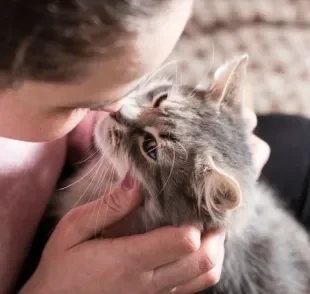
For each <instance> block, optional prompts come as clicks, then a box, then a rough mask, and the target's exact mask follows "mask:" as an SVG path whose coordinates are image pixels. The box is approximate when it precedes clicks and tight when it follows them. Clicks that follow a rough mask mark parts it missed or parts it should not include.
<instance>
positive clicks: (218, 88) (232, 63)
mask: <svg viewBox="0 0 310 294" xmlns="http://www.w3.org/2000/svg"><path fill="white" fill-rule="evenodd" d="M248 59H249V57H248V55H247V54H244V55H241V56H238V57H235V58H233V59H231V60H229V61H227V62H226V63H225V64H224V65H222V66H221V67H219V68H218V69H217V70H216V72H215V74H214V77H213V81H212V83H211V86H210V90H211V93H212V99H213V100H215V102H216V103H217V106H218V108H220V106H221V105H222V104H224V103H225V104H226V105H228V106H235V105H237V106H243V103H244V101H243V100H244V97H243V96H244V95H243V94H244V93H243V91H244V89H245V79H246V68H247V63H248Z"/></svg>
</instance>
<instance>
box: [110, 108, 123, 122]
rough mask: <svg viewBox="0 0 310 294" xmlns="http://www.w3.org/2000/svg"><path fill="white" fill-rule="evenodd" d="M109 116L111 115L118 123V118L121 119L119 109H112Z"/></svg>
mask: <svg viewBox="0 0 310 294" xmlns="http://www.w3.org/2000/svg"><path fill="white" fill-rule="evenodd" d="M110 116H111V117H112V118H113V119H114V120H116V121H117V122H118V123H119V122H120V120H121V113H120V111H119V110H118V111H114V112H110Z"/></svg>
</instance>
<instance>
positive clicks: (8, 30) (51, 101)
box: [0, 0, 192, 141]
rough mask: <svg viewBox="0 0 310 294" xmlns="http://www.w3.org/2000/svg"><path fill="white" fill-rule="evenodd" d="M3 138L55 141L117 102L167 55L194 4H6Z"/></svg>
mask: <svg viewBox="0 0 310 294" xmlns="http://www.w3.org/2000/svg"><path fill="white" fill-rule="evenodd" d="M7 2H8V3H6V6H5V8H3V9H1V11H0V19H1V20H2V22H3V23H2V24H1V26H0V35H1V40H2V41H1V46H0V53H1V54H0V86H1V90H0V136H4V137H10V138H15V139H21V140H29V141H45V140H53V139H56V138H59V137H61V136H63V135H65V134H66V133H67V132H69V131H70V130H71V129H72V128H73V127H74V126H75V125H76V124H77V123H78V122H79V121H80V120H81V119H82V118H83V117H84V115H85V114H86V113H87V111H88V109H89V108H91V107H94V106H96V105H101V104H102V105H107V104H109V103H112V102H114V101H116V100H117V99H119V98H120V97H122V96H123V95H124V94H125V93H126V92H127V91H129V90H130V89H131V87H132V86H133V85H134V83H135V82H136V81H137V80H138V79H139V78H141V77H142V76H143V75H144V74H145V73H147V72H150V71H151V70H153V69H155V68H156V67H157V66H158V65H159V64H160V63H161V62H162V61H163V60H164V59H165V58H166V57H167V56H168V54H169V53H170V52H171V50H172V49H173V47H174V45H175V43H176V41H177V40H178V38H179V37H180V34H181V32H182V31H183V28H184V26H185V24H186V22H187V19H188V16H189V14H190V9H191V5H192V0H127V1H125V0H102V1H98V0H79V1H78V0H68V1H50V0H44V1H42V0H31V1H22V0H16V1H7Z"/></svg>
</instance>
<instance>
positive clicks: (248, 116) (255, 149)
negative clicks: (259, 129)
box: [244, 108, 270, 178]
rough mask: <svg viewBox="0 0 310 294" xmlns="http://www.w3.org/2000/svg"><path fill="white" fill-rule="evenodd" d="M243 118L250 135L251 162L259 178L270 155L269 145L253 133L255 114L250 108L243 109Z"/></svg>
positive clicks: (255, 121) (255, 123)
mask: <svg viewBox="0 0 310 294" xmlns="http://www.w3.org/2000/svg"><path fill="white" fill-rule="evenodd" d="M244 118H245V121H246V124H247V127H248V129H249V131H250V132H251V135H250V146H251V150H252V155H253V164H254V168H255V171H256V177H257V178H259V176H260V173H261V171H262V169H263V167H264V166H265V164H266V163H267V161H268V159H269V156H270V147H269V145H268V144H267V143H266V142H265V141H263V140H262V139H260V138H259V137H257V136H256V135H254V134H253V131H254V129H255V127H256V125H257V117H256V114H255V113H254V112H253V111H252V110H251V109H250V108H246V109H245V111H244Z"/></svg>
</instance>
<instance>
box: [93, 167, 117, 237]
mask: <svg viewBox="0 0 310 294" xmlns="http://www.w3.org/2000/svg"><path fill="white" fill-rule="evenodd" d="M110 166H111V167H112V168H111V169H110V170H109V173H111V174H110V175H109V180H108V183H109V182H110V184H109V185H110V191H109V193H108V195H107V194H106V193H107V187H108V186H106V188H105V189H104V192H103V193H102V195H101V197H100V203H99V205H98V211H97V216H96V222H95V238H96V237H97V227H98V221H99V214H100V211H101V207H102V204H103V201H104V197H108V199H109V198H110V193H111V190H112V181H113V177H114V173H115V168H114V167H113V166H112V164H111V165H110ZM105 178H106V175H104V176H103V177H102V180H101V182H102V181H103V180H104V179H105ZM100 193H101V191H100ZM107 205H108V203H107ZM105 222H106V216H105V218H104V221H103V224H102V225H101V227H102V228H104V226H105Z"/></svg>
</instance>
